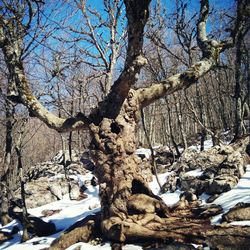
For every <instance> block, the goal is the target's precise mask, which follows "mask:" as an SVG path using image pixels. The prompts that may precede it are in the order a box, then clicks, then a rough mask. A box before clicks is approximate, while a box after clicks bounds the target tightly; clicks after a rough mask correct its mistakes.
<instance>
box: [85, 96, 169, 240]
mask: <svg viewBox="0 0 250 250" xmlns="http://www.w3.org/2000/svg"><path fill="white" fill-rule="evenodd" d="M139 114H140V113H139V105H138V102H137V99H136V97H135V95H134V92H133V91H130V93H129V96H128V98H127V99H126V100H125V102H124V104H123V106H122V109H121V112H120V114H119V115H118V116H117V117H116V118H115V119H108V118H104V119H103V120H102V122H101V124H100V126H95V125H93V124H91V125H90V128H91V131H92V133H93V137H94V139H93V141H92V155H93V158H94V160H95V163H96V169H95V174H96V176H97V177H98V180H99V184H100V198H101V207H102V210H101V221H102V224H101V225H102V231H103V233H104V234H105V235H106V236H107V237H108V238H109V239H112V240H115V241H121V242H123V241H125V240H127V238H130V236H132V235H133V234H134V230H135V229H136V228H138V227H140V228H141V227H142V225H144V224H146V223H147V222H148V221H152V220H156V221H157V219H158V217H159V216H162V217H167V213H168V209H167V207H166V205H165V204H164V203H163V201H162V200H161V199H160V198H158V197H156V196H155V195H154V194H153V193H152V192H151V190H150V189H149V187H148V184H147V183H146V181H145V180H144V178H143V176H142V174H141V169H140V168H139V166H138V162H139V160H138V158H137V156H136V155H135V154H134V151H135V149H136V124H137V118H138V115H139ZM149 231H150V230H149Z"/></svg>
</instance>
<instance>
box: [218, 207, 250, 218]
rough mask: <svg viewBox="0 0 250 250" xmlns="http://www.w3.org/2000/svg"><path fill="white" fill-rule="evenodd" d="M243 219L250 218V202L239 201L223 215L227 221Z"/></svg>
mask: <svg viewBox="0 0 250 250" xmlns="http://www.w3.org/2000/svg"><path fill="white" fill-rule="evenodd" d="M242 220H250V203H238V204H236V205H235V206H234V207H233V208H231V209H230V210H229V211H228V212H227V213H226V214H223V216H222V221H226V222H232V221H242Z"/></svg>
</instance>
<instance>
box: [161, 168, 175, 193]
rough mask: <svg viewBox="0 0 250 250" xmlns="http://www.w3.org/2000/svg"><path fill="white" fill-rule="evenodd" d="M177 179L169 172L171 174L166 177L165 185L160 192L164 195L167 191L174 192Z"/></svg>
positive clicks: (173, 173)
mask: <svg viewBox="0 0 250 250" xmlns="http://www.w3.org/2000/svg"><path fill="white" fill-rule="evenodd" d="M177 182H178V177H177V175H176V173H175V172H171V174H170V175H169V176H168V177H167V181H166V183H165V184H164V185H163V186H162V192H163V193H165V192H167V191H170V192H174V191H175V190H176V189H177Z"/></svg>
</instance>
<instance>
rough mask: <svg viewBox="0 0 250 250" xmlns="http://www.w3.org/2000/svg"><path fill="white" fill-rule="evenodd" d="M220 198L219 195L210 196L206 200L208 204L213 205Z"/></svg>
mask: <svg viewBox="0 0 250 250" xmlns="http://www.w3.org/2000/svg"><path fill="white" fill-rule="evenodd" d="M219 196H220V195H219V194H215V195H212V196H210V197H209V198H208V199H207V200H206V202H207V203H212V202H213V201H215V200H216V199H217V198H218V197H219Z"/></svg>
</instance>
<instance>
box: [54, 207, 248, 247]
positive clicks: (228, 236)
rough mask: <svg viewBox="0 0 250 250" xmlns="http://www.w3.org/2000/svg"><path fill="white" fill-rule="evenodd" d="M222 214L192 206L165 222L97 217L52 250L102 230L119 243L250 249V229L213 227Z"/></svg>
mask: <svg viewBox="0 0 250 250" xmlns="http://www.w3.org/2000/svg"><path fill="white" fill-rule="evenodd" d="M219 212H221V209H220V208H219V207H215V206H212V207H206V208H205V207H197V205H194V206H192V204H191V205H190V206H189V207H186V208H182V209H180V208H178V207H176V208H175V209H174V210H173V211H170V212H169V214H168V217H165V218H163V217H160V216H158V215H157V214H155V213H149V212H145V214H133V215H128V216H127V219H121V218H119V217H115V216H114V217H111V218H109V219H106V220H104V221H102V223H101V224H100V213H98V214H97V215H91V216H88V217H86V218H85V219H84V220H82V221H81V222H78V223H77V224H75V225H73V226H72V227H71V228H69V229H68V230H67V232H65V233H64V234H63V235H62V236H61V237H60V238H58V239H57V240H56V241H55V242H53V244H52V245H51V247H50V249H66V248H67V247H69V246H70V245H72V244H74V243H77V242H89V241H91V240H93V239H95V238H96V237H101V231H100V229H102V233H103V238H104V239H105V238H108V239H109V240H111V241H112V242H117V243H131V242H142V241H161V242H179V243H196V244H202V245H208V246H210V247H211V248H216V249H249V248H247V247H249V245H250V227H239V226H229V225H221V226H213V225H211V223H210V220H209V218H211V216H213V215H215V214H216V213H219ZM202 214H203V215H202ZM104 236H105V237H104Z"/></svg>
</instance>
